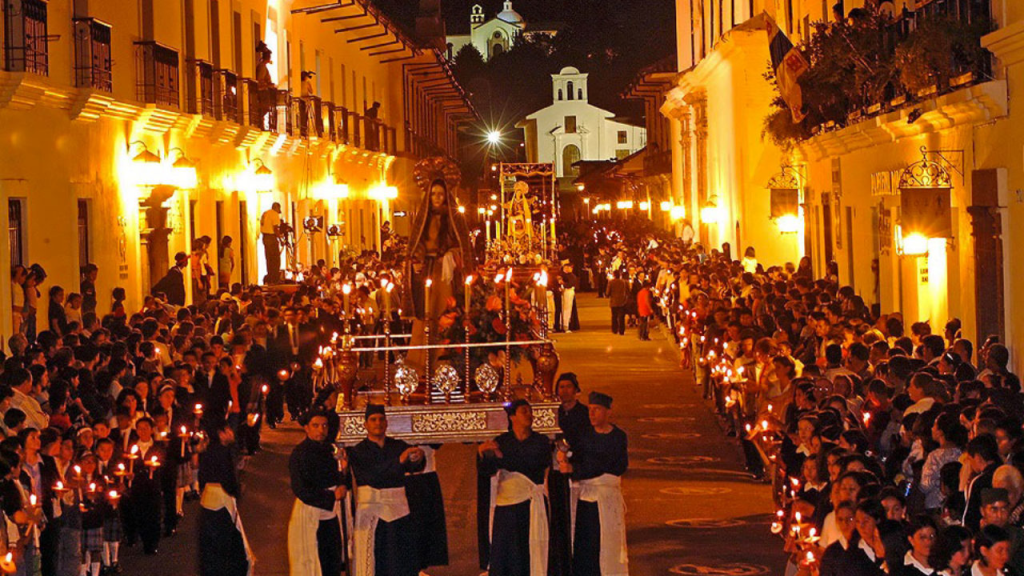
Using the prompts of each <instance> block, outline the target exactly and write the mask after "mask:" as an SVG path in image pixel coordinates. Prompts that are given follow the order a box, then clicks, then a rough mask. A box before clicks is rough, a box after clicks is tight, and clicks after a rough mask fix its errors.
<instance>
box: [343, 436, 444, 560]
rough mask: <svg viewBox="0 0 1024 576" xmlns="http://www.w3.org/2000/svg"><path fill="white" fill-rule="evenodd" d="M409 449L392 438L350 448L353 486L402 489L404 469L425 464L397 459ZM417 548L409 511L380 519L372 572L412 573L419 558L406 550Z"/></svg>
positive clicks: (402, 442) (418, 468) (349, 457)
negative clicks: (407, 513)
mask: <svg viewBox="0 0 1024 576" xmlns="http://www.w3.org/2000/svg"><path fill="white" fill-rule="evenodd" d="M409 448H410V445H409V444H408V443H406V442H404V441H402V440H396V439H394V438H385V439H384V446H383V447H381V446H380V445H378V444H377V443H376V442H373V441H371V440H369V439H366V440H363V441H362V442H360V443H359V444H356V445H355V446H353V447H352V448H350V449H349V451H348V459H349V465H350V466H351V468H352V473H353V474H354V475H355V479H356V485H358V486H369V487H371V488H376V489H378V490H381V489H385V488H404V487H405V474H406V472H418V471H420V470H422V469H423V467H424V466H425V465H426V461H424V460H422V459H421V460H420V461H419V462H412V461H411V460H406V462H405V463H404V464H403V463H402V462H401V461H400V460H399V458H400V457H401V455H402V452H405V451H406V450H407V449H409ZM417 547H418V544H417V538H416V524H415V522H414V521H413V518H412V515H411V514H410V515H407V516H404V517H402V518H399V519H397V520H395V521H393V522H385V521H384V520H380V521H379V522H377V529H376V531H375V532H374V554H373V555H374V559H375V561H374V567H375V570H374V573H375V574H376V575H377V576H415V575H416V574H418V573H419V571H420V568H421V566H420V565H419V564H420V561H419V557H418V555H416V554H410V553H408V551H409V550H416V549H417Z"/></svg>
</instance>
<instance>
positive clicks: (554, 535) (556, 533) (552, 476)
mask: <svg viewBox="0 0 1024 576" xmlns="http://www.w3.org/2000/svg"><path fill="white" fill-rule="evenodd" d="M558 427H559V428H560V429H561V430H562V433H561V434H559V435H558V436H557V438H558V439H560V440H565V442H566V443H567V444H568V445H569V450H570V451H571V450H573V449H575V447H577V446H578V445H579V442H580V437H581V436H582V435H583V434H584V433H585V432H587V431H588V430H590V429H591V426H590V414H589V410H588V409H587V407H586V405H584V404H583V403H581V402H577V403H576V404H575V405H574V406H573V407H572V408H570V409H568V410H566V409H564V408H563V407H562V406H559V407H558ZM548 498H549V499H550V506H551V527H550V534H551V536H550V539H549V542H548V573H549V574H551V575H552V576H568V575H569V574H570V572H571V571H572V538H571V536H572V535H571V532H572V522H571V519H570V518H569V516H570V514H571V506H570V498H571V489H570V485H569V476H567V475H565V474H562V473H561V472H559V471H558V469H556V468H552V469H551V472H550V473H549V474H548Z"/></svg>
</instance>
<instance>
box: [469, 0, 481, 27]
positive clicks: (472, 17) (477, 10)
mask: <svg viewBox="0 0 1024 576" xmlns="http://www.w3.org/2000/svg"><path fill="white" fill-rule="evenodd" d="M469 23H470V24H483V23H484V9H483V6H480V5H479V4H476V5H474V6H473V9H472V12H470V14H469Z"/></svg>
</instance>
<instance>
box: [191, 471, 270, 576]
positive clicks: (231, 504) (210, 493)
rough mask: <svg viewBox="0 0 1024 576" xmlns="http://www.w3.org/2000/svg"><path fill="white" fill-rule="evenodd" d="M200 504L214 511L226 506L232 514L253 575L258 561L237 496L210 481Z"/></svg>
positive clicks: (250, 574)
mask: <svg viewBox="0 0 1024 576" xmlns="http://www.w3.org/2000/svg"><path fill="white" fill-rule="evenodd" d="M199 505H200V506H202V507H203V508H206V509H207V510H210V511H213V512H216V511H217V510H220V509H221V508H224V509H226V510H227V511H228V514H230V515H231V519H232V520H234V522H235V528H236V529H238V533H239V534H241V535H242V544H244V545H245V558H246V560H248V561H249V570H248V572H246V573H247V574H248V575H249V576H252V567H253V564H255V563H256V558H255V557H253V555H252V548H250V547H249V539H248V538H246V537H245V528H243V527H242V517H241V516H239V515H238V505H237V503H236V502H235V497H234V496H232V495H230V494H228V493H227V492H225V491H224V488H223V487H222V486H221V485H220V484H216V483H210V484H207V485H206V486H204V487H203V495H202V497H201V498H200V500H199Z"/></svg>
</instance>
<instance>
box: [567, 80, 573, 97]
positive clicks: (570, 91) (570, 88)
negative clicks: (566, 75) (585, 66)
mask: <svg viewBox="0 0 1024 576" xmlns="http://www.w3.org/2000/svg"><path fill="white" fill-rule="evenodd" d="M566 86H568V90H569V100H572V95H573V91H572V80H570V81H569V83H568V84H566Z"/></svg>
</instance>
